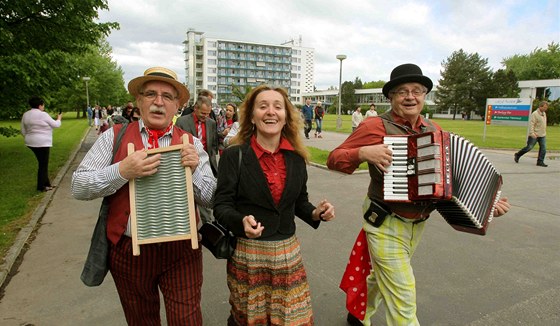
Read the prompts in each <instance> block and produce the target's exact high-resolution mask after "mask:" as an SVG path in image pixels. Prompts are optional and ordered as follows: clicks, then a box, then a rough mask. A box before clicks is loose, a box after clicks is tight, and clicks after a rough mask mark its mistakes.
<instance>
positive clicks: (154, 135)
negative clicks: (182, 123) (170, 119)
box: [144, 123, 173, 149]
mask: <svg viewBox="0 0 560 326" xmlns="http://www.w3.org/2000/svg"><path fill="white" fill-rule="evenodd" d="M171 126H173V124H172V123H170V124H169V126H167V128H166V129H165V130H152V129H150V128H148V127H146V126H144V128H146V131H147V132H148V149H152V148H158V147H159V143H158V139H159V138H160V137H161V136H163V135H165V133H167V132H168V131H169V130H170V129H171Z"/></svg>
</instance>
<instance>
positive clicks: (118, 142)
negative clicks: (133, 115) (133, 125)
mask: <svg viewBox="0 0 560 326" xmlns="http://www.w3.org/2000/svg"><path fill="white" fill-rule="evenodd" d="M127 127H128V123H122V124H121V128H120V129H119V133H118V134H117V136H116V137H115V144H114V145H113V156H112V157H111V163H113V160H114V159H115V155H116V154H117V151H118V150H119V147H120V146H121V141H122V138H123V136H124V132H125V131H126V128H127ZM113 128H114V127H113ZM113 130H114V129H113Z"/></svg>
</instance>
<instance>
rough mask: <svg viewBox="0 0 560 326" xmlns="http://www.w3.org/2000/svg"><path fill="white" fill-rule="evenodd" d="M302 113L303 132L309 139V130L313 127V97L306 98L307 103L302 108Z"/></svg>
mask: <svg viewBox="0 0 560 326" xmlns="http://www.w3.org/2000/svg"><path fill="white" fill-rule="evenodd" d="M301 115H302V116H303V123H304V127H303V133H304V134H305V138H307V139H309V132H311V129H312V128H313V126H312V123H313V107H312V106H311V99H306V100H305V105H304V106H303V107H302V108H301Z"/></svg>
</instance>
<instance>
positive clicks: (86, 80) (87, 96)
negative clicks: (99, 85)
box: [82, 77, 91, 108]
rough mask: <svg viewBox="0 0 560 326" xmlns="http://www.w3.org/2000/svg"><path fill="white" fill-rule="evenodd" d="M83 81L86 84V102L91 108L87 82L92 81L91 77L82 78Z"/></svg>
mask: <svg viewBox="0 0 560 326" xmlns="http://www.w3.org/2000/svg"><path fill="white" fill-rule="evenodd" d="M82 79H83V80H84V81H85V82H86V100H87V107H88V108H89V90H88V84H87V82H88V81H89V80H90V79H91V78H89V77H82Z"/></svg>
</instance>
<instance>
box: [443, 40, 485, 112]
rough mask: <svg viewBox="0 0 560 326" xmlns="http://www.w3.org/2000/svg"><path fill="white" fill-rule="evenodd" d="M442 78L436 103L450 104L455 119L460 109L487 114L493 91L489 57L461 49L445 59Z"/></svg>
mask: <svg viewBox="0 0 560 326" xmlns="http://www.w3.org/2000/svg"><path fill="white" fill-rule="evenodd" d="M442 66H443V68H444V70H443V71H441V72H440V73H441V76H442V78H441V79H440V80H439V82H438V83H439V85H438V86H437V88H436V89H437V93H436V98H435V103H436V105H437V106H438V107H440V108H451V109H452V111H453V119H455V118H456V115H457V113H459V112H464V113H466V114H467V115H469V114H470V113H471V112H475V113H477V114H479V115H481V116H483V115H484V110H485V105H486V98H487V97H488V95H489V92H490V91H491V90H490V89H489V87H490V85H491V78H492V71H491V70H490V68H489V67H488V59H483V58H481V57H480V55H479V54H478V53H474V54H468V53H465V52H464V51H463V49H460V50H459V51H455V52H453V53H452V54H451V56H450V57H449V58H448V59H447V60H446V61H444V62H442Z"/></svg>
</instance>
